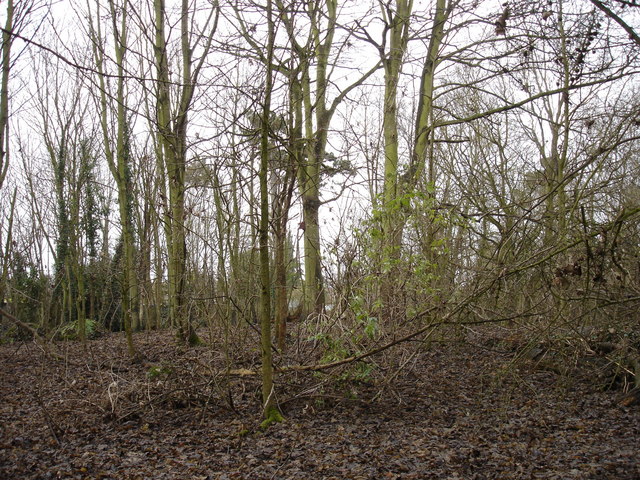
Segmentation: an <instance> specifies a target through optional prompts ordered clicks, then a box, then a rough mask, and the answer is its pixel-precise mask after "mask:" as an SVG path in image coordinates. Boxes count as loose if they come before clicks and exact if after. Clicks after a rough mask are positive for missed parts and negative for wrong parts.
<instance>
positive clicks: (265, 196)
mask: <svg viewBox="0 0 640 480" xmlns="http://www.w3.org/2000/svg"><path fill="white" fill-rule="evenodd" d="M267 25H268V37H267V42H268V43H267V64H266V68H267V72H266V82H265V98H264V105H263V110H262V125H261V129H260V130H261V135H260V227H259V232H258V237H259V244H260V327H261V328H260V332H261V335H260V337H261V345H262V408H263V412H264V417H265V421H264V422H263V426H264V427H268V426H269V425H270V424H271V423H273V422H278V421H281V420H282V416H281V415H280V412H278V409H277V407H276V402H275V386H274V382H273V363H272V352H271V349H272V344H271V291H270V290H271V278H270V277H271V275H270V272H269V268H270V266H269V190H268V177H269V130H270V127H269V119H270V116H271V92H272V90H273V48H274V39H275V32H274V26H273V13H272V6H271V0H267Z"/></svg>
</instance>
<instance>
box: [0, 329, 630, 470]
mask: <svg viewBox="0 0 640 480" xmlns="http://www.w3.org/2000/svg"><path fill="white" fill-rule="evenodd" d="M136 341H137V343H138V346H139V348H140V350H141V351H143V352H145V355H146V357H145V360H142V361H139V362H135V363H131V362H130V361H129V360H127V357H126V346H125V344H124V341H123V339H122V336H120V335H115V334H113V335H105V336H103V337H101V338H99V339H96V340H92V341H91V342H90V343H89V348H88V349H87V350H86V351H85V350H84V349H83V348H82V346H81V345H80V344H77V343H73V342H67V343H61V344H59V345H58V347H59V350H60V351H61V352H63V355H62V358H57V359H53V358H51V357H50V356H47V355H45V354H44V352H42V350H41V349H40V348H39V347H38V345H36V344H35V343H19V344H12V345H3V346H1V347H0V362H1V365H0V372H1V383H0V416H1V418H2V422H1V425H0V478H6V479H63V478H64V479H131V480H134V479H135V480H137V479H157V480H160V479H244V478H247V479H308V478H314V479H316V478H317V479H327V480H329V479H353V480H359V479H363V480H364V479H407V480H409V479H422V478H433V479H456V478H459V479H492V478H500V479H538V478H544V479H621V480H624V479H629V480H631V479H639V478H640V453H639V451H638V445H640V408H639V407H638V406H637V405H635V406H630V407H621V406H620V405H619V404H618V403H617V394H616V393H614V392H606V391H602V390H601V389H597V388H595V387H594V386H593V385H590V384H589V383H588V382H584V381H579V380H576V379H572V378H567V377H561V376H559V375H557V374H553V373H551V372H548V371H540V370H536V369H534V368H532V367H531V365H527V364H526V363H524V364H519V365H512V364H511V363H510V358H508V357H506V356H505V355H504V354H499V353H496V352H494V351H491V350H489V349H480V348H477V346H472V345H469V344H464V343H461V344H459V345H450V344H447V345H434V346H432V347H431V348H429V349H425V351H423V352H421V353H420V355H419V356H417V357H416V361H415V362H414V363H413V364H412V368H411V369H406V371H402V372H400V374H398V375H394V378H393V382H390V383H384V382H378V381H377V380H376V378H372V379H370V380H369V381H348V380H342V381H341V380H336V379H334V380H333V381H328V380H327V378H326V376H322V375H319V374H315V375H314V374H312V373H304V374H300V373H295V372H294V373H288V374H283V375H281V376H280V377H279V378H278V379H277V382H278V395H279V398H278V401H279V403H280V405H281V408H282V410H283V413H284V415H285V421H284V422H283V423H280V424H276V425H274V426H272V427H270V428H269V429H268V430H267V431H261V430H260V429H259V428H258V425H259V424H260V421H261V419H260V415H259V412H260V384H259V378H258V377H257V376H250V375H246V376H245V375H243V376H228V375H224V374H221V373H220V372H223V371H224V368H223V367H224V359H223V358H222V357H221V356H220V354H219V353H218V352H217V351H216V349H214V348H207V347H199V348H195V349H189V350H181V349H178V348H176V347H175V345H174V343H173V342H174V340H173V338H172V336H171V334H170V333H167V332H152V333H144V334H139V335H138V336H137V337H136ZM254 357H255V355H254ZM507 365H510V366H509V367H508V368H506V366H507ZM244 367H250V368H253V367H256V365H245V366H244Z"/></svg>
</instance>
